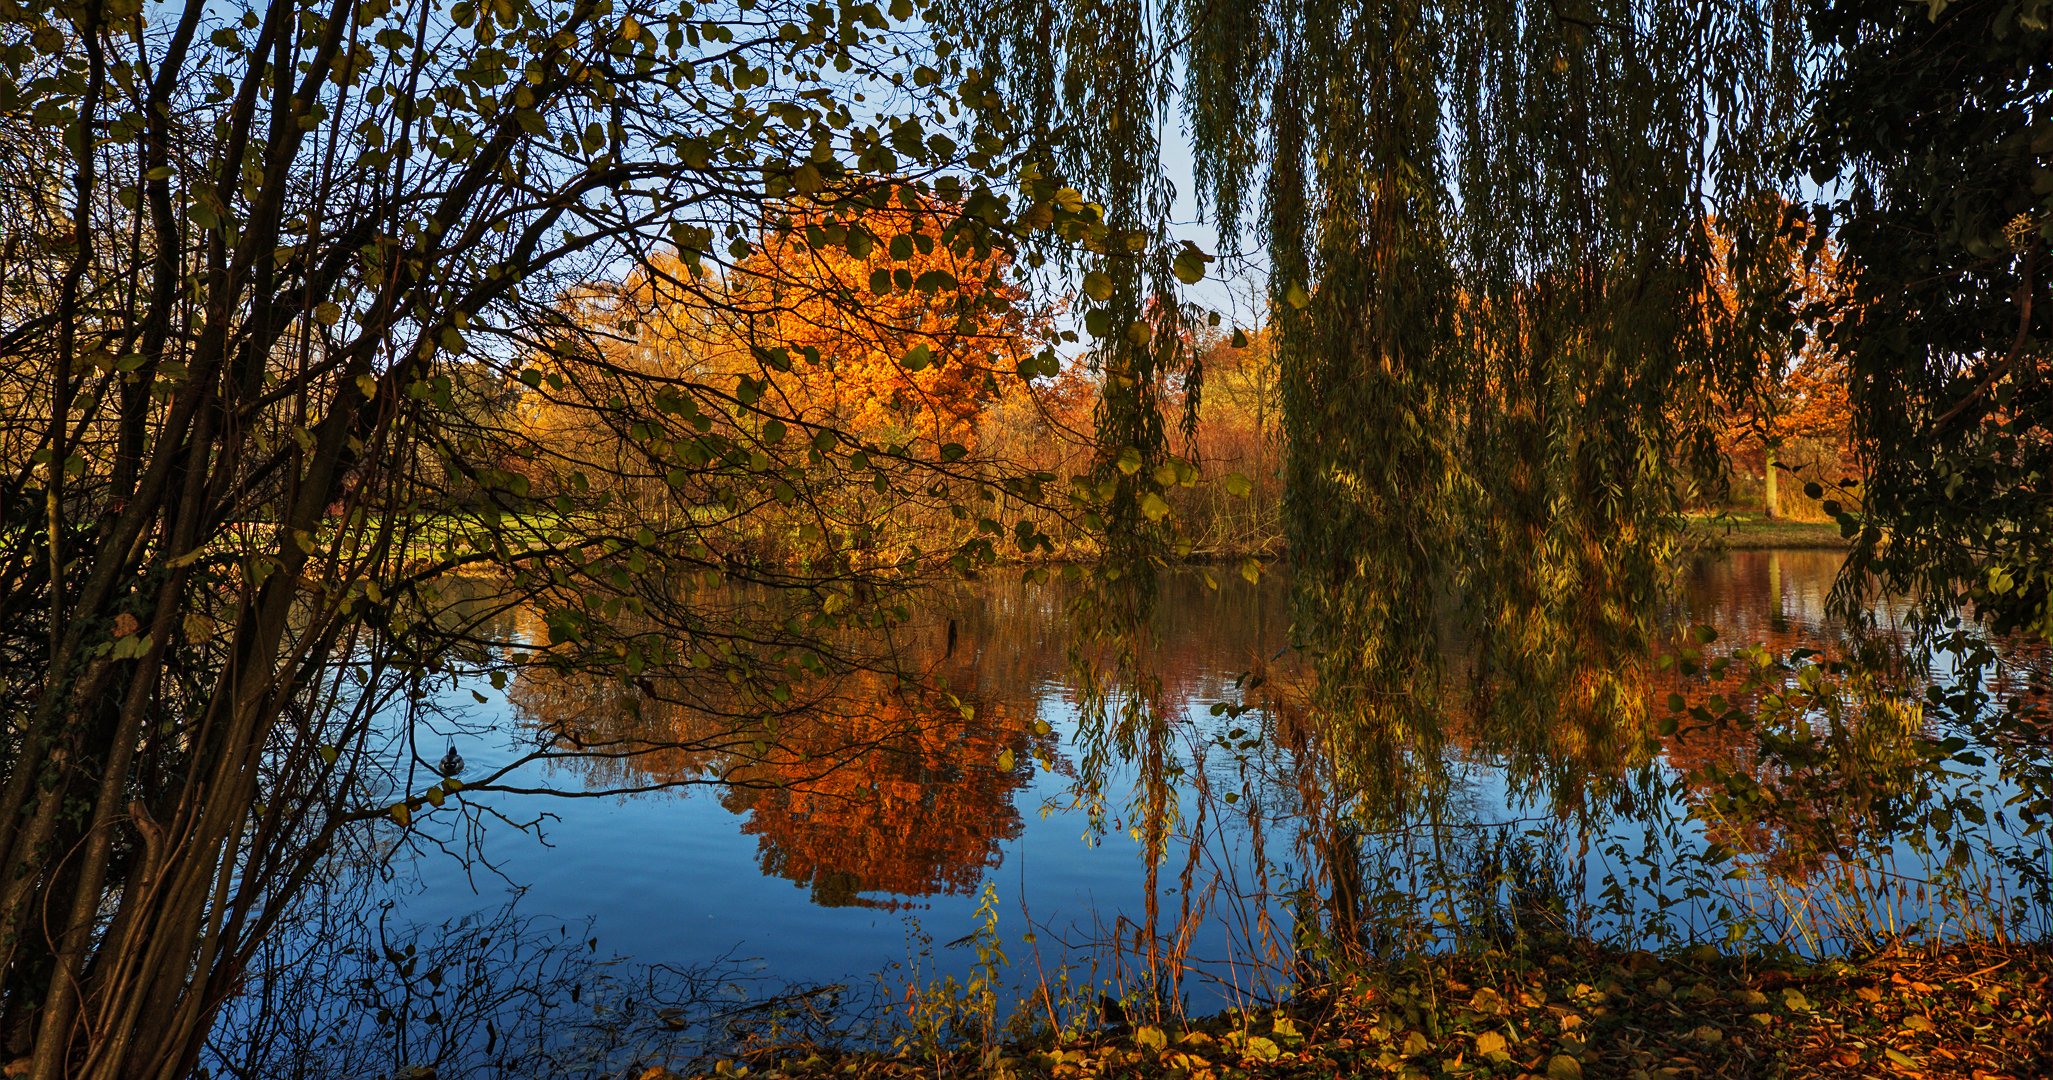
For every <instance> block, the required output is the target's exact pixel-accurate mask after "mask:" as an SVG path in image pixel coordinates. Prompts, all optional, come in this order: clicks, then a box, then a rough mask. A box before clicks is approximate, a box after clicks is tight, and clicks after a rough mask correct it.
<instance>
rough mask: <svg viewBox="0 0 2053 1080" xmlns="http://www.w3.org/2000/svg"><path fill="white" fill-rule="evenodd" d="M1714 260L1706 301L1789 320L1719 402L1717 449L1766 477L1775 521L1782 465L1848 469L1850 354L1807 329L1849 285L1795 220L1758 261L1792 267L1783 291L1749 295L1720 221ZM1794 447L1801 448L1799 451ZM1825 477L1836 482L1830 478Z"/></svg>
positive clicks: (1819, 242)
mask: <svg viewBox="0 0 2053 1080" xmlns="http://www.w3.org/2000/svg"><path fill="white" fill-rule="evenodd" d="M1710 234H1711V241H1712V245H1713V248H1714V250H1715V253H1716V256H1717V257H1716V258H1715V259H1713V260H1711V266H1712V268H1713V276H1712V280H1711V282H1710V284H1709V288H1708V291H1709V294H1710V295H1709V299H1710V301H1711V302H1712V303H1714V304H1716V305H1718V306H1719V307H1720V308H1721V309H1722V314H1724V315H1725V316H1727V317H1730V318H1733V319H1742V318H1746V317H1748V316H1749V314H1750V313H1749V312H1747V311H1745V310H1743V309H1746V308H1748V307H1752V308H1754V312H1753V313H1751V314H1753V316H1754V317H1756V318H1759V317H1767V318H1772V319H1778V320H1779V319H1787V318H1789V316H1791V315H1794V316H1795V318H1794V320H1793V321H1792V322H1790V324H1789V325H1788V326H1787V327H1786V328H1785V329H1783V330H1782V332H1779V333H1773V334H1769V335H1766V336H1765V340H1769V341H1773V342H1776V343H1777V344H1776V345H1775V346H1774V347H1771V348H1769V349H1765V350H1763V351H1762V352H1761V353H1760V354H1759V356H1758V358H1757V362H1758V367H1757V368H1756V370H1754V371H1751V372H1748V373H1747V376H1748V377H1746V378H1744V379H1741V380H1739V383H1740V385H1742V386H1744V387H1745V389H1744V390H1741V391H1737V392H1733V393H1729V394H1726V395H1724V397H1723V398H1722V400H1721V401H1720V402H1719V403H1718V407H1719V410H1720V413H1721V414H1722V415H1721V419H1722V421H1723V423H1722V431H1721V436H1720V440H1719V442H1720V446H1721V448H1722V449H1723V450H1724V451H1725V454H1726V457H1727V460H1728V461H1731V462H1734V463H1735V464H1738V465H1741V466H1743V467H1745V468H1746V469H1747V470H1748V471H1752V469H1753V468H1754V467H1755V465H1756V463H1758V467H1759V470H1760V474H1761V478H1762V488H1763V490H1762V503H1763V508H1764V509H1765V511H1766V513H1767V515H1768V516H1769V517H1779V516H1781V515H1782V512H1783V509H1784V507H1783V505H1782V503H1783V497H1782V495H1781V492H1780V490H1779V484H1778V479H1779V474H1780V473H1781V472H1782V471H1784V470H1785V469H1789V468H1792V467H1794V468H1797V469H1810V470H1811V471H1812V472H1813V473H1814V474H1823V473H1825V472H1827V471H1828V470H1829V471H1836V470H1839V469H1841V468H1843V465H1844V460H1845V458H1846V456H1847V450H1848V447H1849V439H1850V435H1851V423H1852V413H1851V405H1850V402H1849V400H1848V397H1847V372H1846V363H1845V360H1844V358H1843V357H1841V356H1839V355H1837V353H1836V352H1835V350H1832V349H1830V348H1828V347H1826V345H1825V343H1824V335H1823V334H1822V333H1817V332H1813V330H1814V328H1813V327H1811V326H1809V325H1808V322H1809V318H1810V313H1811V312H1814V311H1820V310H1825V309H1826V308H1827V306H1828V305H1830V304H1831V302H1832V299H1833V297H1835V296H1836V295H1838V294H1839V293H1840V292H1841V291H1842V281H1841V274H1840V267H1839V261H1838V256H1837V253H1836V251H1835V249H1834V248H1833V246H1832V245H1831V244H1830V243H1829V242H1827V241H1825V239H1824V238H1823V237H1818V238H1816V242H1815V243H1813V242H1812V240H1813V238H1812V237H1811V235H1810V234H1809V233H1808V231H1807V230H1804V229H1802V228H1800V227H1798V226H1791V227H1790V228H1788V229H1785V230H1783V231H1782V232H1781V233H1779V234H1778V235H1777V236H1775V238H1774V239H1773V240H1772V241H1770V242H1769V245H1770V246H1769V250H1768V251H1766V252H1765V253H1761V254H1759V255H1757V256H1756V257H1760V258H1764V259H1766V260H1767V261H1768V262H1769V263H1771V264H1775V265H1777V266H1778V267H1782V268H1786V271H1785V274H1784V275H1780V276H1781V277H1782V284H1783V286H1784V287H1783V288H1782V289H1780V290H1777V291H1773V292H1769V293H1764V294H1754V295H1743V293H1744V290H1742V289H1741V288H1740V286H1739V285H1738V284H1737V282H1736V280H1735V279H1736V277H1737V275H1736V273H1735V272H1734V270H1733V264H1734V259H1735V256H1736V254H1737V253H1736V252H1735V251H1734V247H1733V243H1732V240H1731V238H1730V237H1729V236H1727V235H1726V234H1725V233H1723V232H1721V231H1720V230H1719V229H1718V228H1717V227H1716V225H1715V223H1714V224H1713V227H1712V228H1711V230H1710ZM1792 451H1795V453H1794V454H1793V453H1792ZM1822 479H1823V480H1824V481H1825V482H1830V481H1831V480H1835V479H1837V477H1834V476H1823V477H1822Z"/></svg>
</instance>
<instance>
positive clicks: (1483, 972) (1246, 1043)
mask: <svg viewBox="0 0 2053 1080" xmlns="http://www.w3.org/2000/svg"><path fill="white" fill-rule="evenodd" d="M793 1049H794V1048H788V1047H787V1048H784V1049H783V1051H782V1052H780V1053H766V1054H765V1055H763V1056H761V1057H759V1058H758V1059H757V1061H756V1062H755V1064H754V1067H753V1068H752V1069H751V1070H750V1072H749V1075H753V1076H758V1077H826V1076H842V1077H855V1078H858V1080H886V1078H899V1077H930V1076H932V1077H939V1076H1010V1077H1020V1078H1028V1077H1034V1078H1042V1077H1045V1078H1049V1080H1087V1078H1095V1077H1106V1078H1111V1077H1134V1078H1155V1077H1161V1078H1164V1080H1239V1078H1247V1080H1256V1078H1266V1077H1277V1078H1298V1077H1332V1076H1393V1077H1439V1076H1461V1077H1507V1078H1510V1077H1519V1078H1533V1080H1541V1078H1544V1080H1583V1078H1588V1080H1600V1078H1605V1077H1620V1078H1627V1077H1630V1078H1647V1080H1685V1078H1710V1077H1786V1078H1790V1080H1802V1078H1808V1077H1871V1076H1872V1077H1935V1078H1936V1077H1960V1078H1964V1080H1997V1078H2016V1080H2026V1078H2035V1077H2044V1076H2053V952H2049V950H2048V949H2046V948H2044V947H2031V948H2019V947H2008V948H2002V949H1997V948H1993V947H1957V948H1954V949H1950V950H1947V951H1944V952H1939V953H1934V952H1929V951H1924V950H1911V949H1901V950H1889V951H1885V952H1883V953H1880V954H1878V955H1875V956H1871V957H1869V958H1867V959H1865V960H1862V961H1860V962H1849V961H1831V962H1828V963H1825V964H1821V965H1791V964H1779V965H1778V964H1767V963H1763V962H1761V961H1759V960H1748V959H1740V958H1733V957H1727V956H1722V955H1719V954H1718V953H1716V952H1715V951H1714V950H1710V949H1708V948H1705V949H1699V950H1696V951H1693V952H1689V953H1685V954H1681V955H1674V956H1660V957H1657V956H1655V955H1653V954H1651V953H1645V952H1625V953H1618V952H1602V951H1595V950H1590V949H1587V948H1584V949H1575V948H1566V947H1564V949H1563V950H1562V951H1560V952H1548V953H1543V954H1540V955H1530V954H1521V955H1506V954H1502V953H1485V954H1481V955H1474V956H1442V957H1433V958H1429V959H1423V960H1418V961H1413V962H1408V963H1404V964H1399V965H1395V966H1392V967H1389V968H1386V969H1382V970H1379V971H1377V972H1374V973H1372V974H1368V975H1363V976H1361V977H1358V978H1356V979H1354V980H1353V981H1352V982H1351V983H1349V984H1348V985H1345V986H1341V987H1332V988H1328V989H1326V990H1323V991H1320V992H1317V993H1310V994H1306V995H1303V996H1302V997H1301V998H1300V999H1299V1000H1297V1001H1295V1002H1293V1003H1292V1005H1291V1006H1290V1007H1289V1008H1288V1009H1287V1010H1279V1011H1277V1012H1275V1013H1264V1014H1257V1015H1242V1014H1227V1015H1223V1016H1217V1017H1211V1018H1207V1019H1203V1020H1198V1021H1193V1022H1191V1023H1189V1024H1162V1025H1142V1026H1139V1027H1135V1028H1133V1029H1131V1030H1118V1031H1103V1032H1099V1033H1097V1034H1096V1035H1095V1037H1094V1038H1093V1039H1092V1040H1090V1041H1087V1042H1077V1043H1069V1044H1064V1045H1059V1046H1040V1047H1009V1048H1004V1049H1003V1050H1000V1051H979V1050H971V1049H965V1050H963V1051H960V1052H959V1053H957V1054H955V1055H950V1056H945V1057H943V1058H941V1059H939V1060H930V1059H918V1060H915V1059H912V1058H906V1057H889V1056H881V1055H875V1054H859V1053H855V1054H833V1053H827V1052H824V1051H821V1050H819V1049H818V1048H811V1047H807V1048H797V1049H798V1052H797V1053H796V1054H792V1053H790V1051H792V1050H793ZM738 1067H740V1066H739V1065H737V1064H730V1065H728V1066H726V1069H727V1071H728V1074H729V1075H732V1074H733V1072H734V1071H735V1070H736V1069H737V1068H738Z"/></svg>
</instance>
